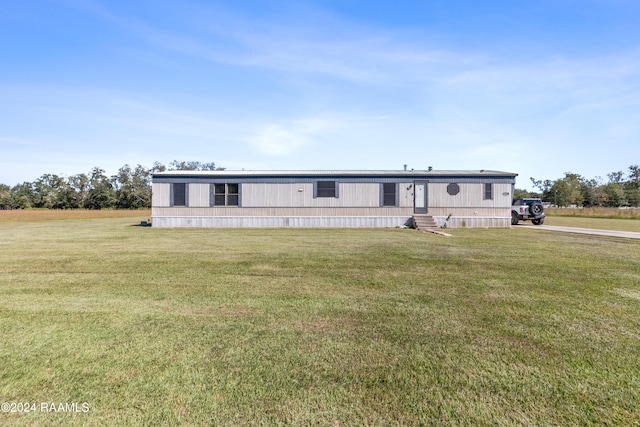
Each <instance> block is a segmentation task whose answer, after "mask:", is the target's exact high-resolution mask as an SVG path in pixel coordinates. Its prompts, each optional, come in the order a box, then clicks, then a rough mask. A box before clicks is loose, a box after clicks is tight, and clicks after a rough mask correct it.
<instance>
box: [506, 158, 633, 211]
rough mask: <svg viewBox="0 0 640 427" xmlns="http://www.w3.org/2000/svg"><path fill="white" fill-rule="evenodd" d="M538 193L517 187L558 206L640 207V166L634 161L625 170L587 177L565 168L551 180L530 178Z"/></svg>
mask: <svg viewBox="0 0 640 427" xmlns="http://www.w3.org/2000/svg"><path fill="white" fill-rule="evenodd" d="M531 182H532V183H533V186H534V187H535V188H536V189H538V190H539V193H528V192H526V191H522V190H516V194H517V196H516V197H531V196H535V197H540V198H541V199H542V201H544V202H548V203H552V204H553V205H555V206H558V207H568V206H578V207H626V206H630V207H640V166H638V165H632V166H629V168H628V169H627V170H626V172H625V171H617V172H612V173H610V174H607V180H606V181H605V180H604V179H602V178H601V177H596V178H593V179H587V178H585V177H583V176H581V175H579V174H576V173H572V172H565V174H564V177H563V178H560V179H556V180H554V181H552V180H548V179H547V180H537V179H535V178H531Z"/></svg>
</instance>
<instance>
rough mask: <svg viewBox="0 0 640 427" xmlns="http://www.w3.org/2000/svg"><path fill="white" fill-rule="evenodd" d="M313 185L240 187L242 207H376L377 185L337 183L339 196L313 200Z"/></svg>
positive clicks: (252, 185)
mask: <svg viewBox="0 0 640 427" xmlns="http://www.w3.org/2000/svg"><path fill="white" fill-rule="evenodd" d="M313 195H314V194H313V184H311V183H304V184H242V206H243V207H265V208H267V207H325V208H326V207H341V206H343V207H378V206H380V184H366V183H363V184H355V183H354V184H351V183H338V197H337V198H335V197H315V198H314V197H313Z"/></svg>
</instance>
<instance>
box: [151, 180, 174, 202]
mask: <svg viewBox="0 0 640 427" xmlns="http://www.w3.org/2000/svg"><path fill="white" fill-rule="evenodd" d="M170 186H171V184H158V183H154V184H153V185H152V187H151V189H152V193H151V206H154V207H155V206H170V205H171V200H170V197H171V193H170Z"/></svg>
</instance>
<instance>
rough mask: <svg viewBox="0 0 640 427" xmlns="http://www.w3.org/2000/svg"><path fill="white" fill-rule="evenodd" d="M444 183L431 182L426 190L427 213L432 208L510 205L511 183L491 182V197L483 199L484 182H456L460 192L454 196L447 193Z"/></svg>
mask: <svg viewBox="0 0 640 427" xmlns="http://www.w3.org/2000/svg"><path fill="white" fill-rule="evenodd" d="M447 185H448V184H446V183H443V184H440V183H437V184H436V183H431V184H429V190H428V205H429V213H431V210H432V208H441V207H446V208H471V209H473V208H491V207H505V206H509V207H510V206H511V184H500V183H495V184H493V199H492V200H483V196H484V184H482V183H468V184H458V185H459V186H460V192H459V193H458V194H456V195H455V196H452V195H450V194H449V193H447Z"/></svg>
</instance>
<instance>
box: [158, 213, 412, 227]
mask: <svg viewBox="0 0 640 427" xmlns="http://www.w3.org/2000/svg"><path fill="white" fill-rule="evenodd" d="M409 219H410V218H408V217H384V216H343V217H320V216H317V217H316V216H296V217H276V216H244V217H232V216H203V217H197V216H185V217H177V216H154V217H152V224H153V227H159V228H178V227H182V228H184V227H195V228H286V227H294V228H395V227H404V226H405V224H407V223H408V221H409Z"/></svg>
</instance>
